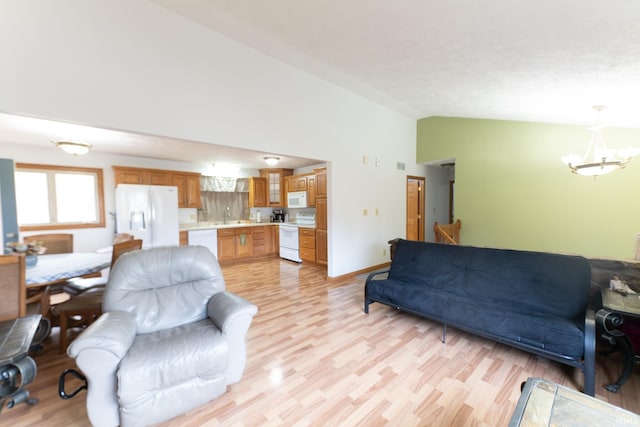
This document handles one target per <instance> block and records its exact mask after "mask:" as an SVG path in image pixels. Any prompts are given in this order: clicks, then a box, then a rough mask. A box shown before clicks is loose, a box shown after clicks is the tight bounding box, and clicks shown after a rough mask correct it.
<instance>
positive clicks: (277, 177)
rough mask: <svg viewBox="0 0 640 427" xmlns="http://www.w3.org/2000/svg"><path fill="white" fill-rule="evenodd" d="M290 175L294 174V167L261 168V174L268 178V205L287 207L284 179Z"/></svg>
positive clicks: (271, 206)
mask: <svg viewBox="0 0 640 427" xmlns="http://www.w3.org/2000/svg"><path fill="white" fill-rule="evenodd" d="M290 175H293V169H260V176H261V177H262V178H266V180H267V197H266V199H267V206H268V207H270V208H285V207H287V199H286V197H285V195H286V192H285V182H284V179H285V177H286V176H290Z"/></svg>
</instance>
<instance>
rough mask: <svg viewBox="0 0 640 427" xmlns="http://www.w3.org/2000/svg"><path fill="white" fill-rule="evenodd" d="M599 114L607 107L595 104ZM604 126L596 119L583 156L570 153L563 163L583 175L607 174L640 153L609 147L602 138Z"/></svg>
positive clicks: (620, 167)
mask: <svg viewBox="0 0 640 427" xmlns="http://www.w3.org/2000/svg"><path fill="white" fill-rule="evenodd" d="M593 108H594V110H596V112H597V114H598V115H599V113H600V111H602V110H604V108H605V107H602V106H594V107H593ZM602 129H603V126H602V125H601V124H600V122H599V118H598V119H596V124H595V125H594V126H592V127H590V128H589V130H590V131H591V140H590V141H589V145H588V146H587V151H586V152H585V153H584V155H583V156H580V155H577V154H568V155H566V156H563V157H562V158H561V160H562V163H564V164H565V165H567V166H568V167H569V169H570V170H571V172H573V173H575V174H578V175H582V176H593V177H594V178H596V177H598V176H599V175H606V174H608V173H611V172H613V171H615V170H617V169H623V168H624V167H625V165H626V164H627V163H629V161H630V160H631V158H632V157H633V156H635V155H636V154H638V150H637V149H635V148H626V149H624V150H618V151H617V152H616V150H612V149H608V148H607V147H606V145H605V144H604V139H603V138H602Z"/></svg>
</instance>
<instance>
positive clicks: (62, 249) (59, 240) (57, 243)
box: [23, 233, 73, 254]
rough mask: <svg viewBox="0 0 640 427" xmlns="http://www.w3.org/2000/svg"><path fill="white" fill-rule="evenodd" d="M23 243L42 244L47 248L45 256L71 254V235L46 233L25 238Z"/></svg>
mask: <svg viewBox="0 0 640 427" xmlns="http://www.w3.org/2000/svg"><path fill="white" fill-rule="evenodd" d="M23 240H24V242H25V243H29V242H42V246H44V247H45V248H47V251H46V252H45V253H47V254H68V253H71V252H73V234H71V233H47V234H34V235H32V236H26V237H25V238H24V239H23Z"/></svg>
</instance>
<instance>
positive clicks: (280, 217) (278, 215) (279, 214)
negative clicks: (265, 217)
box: [271, 209, 284, 222]
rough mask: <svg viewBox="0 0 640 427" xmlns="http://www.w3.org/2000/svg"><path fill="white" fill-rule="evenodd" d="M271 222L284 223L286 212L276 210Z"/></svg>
mask: <svg viewBox="0 0 640 427" xmlns="http://www.w3.org/2000/svg"><path fill="white" fill-rule="evenodd" d="M271 222H284V211H283V210H282V209H274V210H273V215H271Z"/></svg>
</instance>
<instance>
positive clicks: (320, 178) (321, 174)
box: [313, 168, 327, 198]
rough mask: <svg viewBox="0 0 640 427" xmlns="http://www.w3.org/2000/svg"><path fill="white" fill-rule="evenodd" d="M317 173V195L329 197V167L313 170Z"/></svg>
mask: <svg viewBox="0 0 640 427" xmlns="http://www.w3.org/2000/svg"><path fill="white" fill-rule="evenodd" d="M313 171H314V172H315V173H316V197H319V198H323V197H324V198H327V168H318V169H314V170H313Z"/></svg>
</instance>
